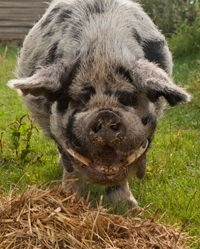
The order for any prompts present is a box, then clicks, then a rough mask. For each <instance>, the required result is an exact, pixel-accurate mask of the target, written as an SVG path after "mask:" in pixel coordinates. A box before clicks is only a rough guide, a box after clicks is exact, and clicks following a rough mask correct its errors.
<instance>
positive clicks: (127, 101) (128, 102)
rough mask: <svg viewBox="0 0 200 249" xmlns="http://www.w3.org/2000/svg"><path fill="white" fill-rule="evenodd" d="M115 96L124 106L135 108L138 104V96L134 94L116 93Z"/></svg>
mask: <svg viewBox="0 0 200 249" xmlns="http://www.w3.org/2000/svg"><path fill="white" fill-rule="evenodd" d="M116 96H117V97H118V100H119V102H120V103H121V104H123V105H125V106H132V107H135V106H136V105H137V104H138V96H137V94H136V93H131V92H126V91H117V92H116Z"/></svg>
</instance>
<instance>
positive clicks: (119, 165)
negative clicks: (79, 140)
mask: <svg viewBox="0 0 200 249" xmlns="http://www.w3.org/2000/svg"><path fill="white" fill-rule="evenodd" d="M147 147H148V140H147V139H146V140H145V141H144V142H143V143H142V145H141V146H140V147H139V148H138V149H137V150H134V151H132V152H130V153H128V154H127V155H126V156H123V160H122V159H121V158H122V157H120V159H119V158H117V155H116V159H115V160H113V162H110V163H108V161H109V159H108V160H107V162H106V163H103V162H101V161H98V160H97V161H98V162H95V161H92V160H90V159H88V158H86V157H84V156H82V155H80V154H79V153H77V152H76V151H74V150H73V149H70V148H66V150H67V152H68V153H69V154H70V155H71V156H72V157H74V158H75V159H76V160H77V161H79V162H80V163H81V164H82V167H87V169H88V170H89V171H90V172H93V173H98V174H100V175H102V176H104V177H106V178H107V179H108V180H111V179H113V178H115V177H116V176H117V175H118V173H119V172H120V171H121V170H126V169H127V167H128V166H129V165H130V164H132V163H134V162H135V161H136V160H137V159H138V158H139V157H141V156H142V154H143V153H144V152H145V151H146V149H147ZM107 158H109V157H107ZM108 164H109V165H108Z"/></svg>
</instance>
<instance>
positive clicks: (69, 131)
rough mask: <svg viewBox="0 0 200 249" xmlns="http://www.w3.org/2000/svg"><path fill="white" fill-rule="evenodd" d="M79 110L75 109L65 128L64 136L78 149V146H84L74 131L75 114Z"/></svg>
mask: <svg viewBox="0 0 200 249" xmlns="http://www.w3.org/2000/svg"><path fill="white" fill-rule="evenodd" d="M76 112H78V109H77V110H75V111H74V113H73V114H72V115H71V117H70V118H69V122H68V124H67V127H66V129H64V130H63V136H64V137H66V136H67V138H68V141H69V143H70V144H71V145H74V146H75V148H76V150H77V149H78V148H82V144H81V142H80V140H79V139H78V138H77V136H76V134H75V133H74V130H73V128H74V122H75V114H76Z"/></svg>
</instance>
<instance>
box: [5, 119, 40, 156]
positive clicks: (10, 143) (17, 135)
mask: <svg viewBox="0 0 200 249" xmlns="http://www.w3.org/2000/svg"><path fill="white" fill-rule="evenodd" d="M34 129H35V130H37V128H36V126H35V125H34V122H33V120H32V119H31V118H30V116H29V115H28V114H25V115H23V116H21V117H19V118H16V120H14V121H13V122H11V123H9V124H8V125H7V126H6V127H5V128H4V129H3V130H2V131H1V133H0V153H1V154H2V155H3V154H4V153H5V151H6V153H7V152H8V151H9V152H10V153H12V154H14V155H15V156H16V158H17V159H22V160H23V159H25V158H26V156H27V155H28V154H29V153H31V152H32V151H33V150H32V149H31V146H30V145H31V138H32V135H33V130H34ZM6 133H7V134H6ZM5 134H6V135H7V137H5ZM8 134H9V138H8Z"/></svg>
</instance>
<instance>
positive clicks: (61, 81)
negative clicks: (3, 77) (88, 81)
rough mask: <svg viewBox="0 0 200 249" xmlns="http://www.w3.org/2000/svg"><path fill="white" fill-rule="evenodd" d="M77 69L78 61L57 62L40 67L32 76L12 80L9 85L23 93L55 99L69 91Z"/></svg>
mask: <svg viewBox="0 0 200 249" xmlns="http://www.w3.org/2000/svg"><path fill="white" fill-rule="evenodd" d="M76 69H77V63H73V64H71V65H69V64H66V63H64V62H57V63H55V64H52V65H50V66H47V67H44V68H41V69H38V70H37V71H36V73H35V74H34V75H32V76H31V77H28V78H19V79H14V80H10V81H9V82H8V83H7V85H8V86H9V87H10V88H13V89H15V90H21V92H22V94H23V95H28V94H31V95H33V96H44V97H46V98H47V99H49V100H50V101H55V100H56V99H57V98H59V97H60V96H61V95H62V94H63V92H66V91H67V88H68V86H69V85H70V83H71V81H72V80H73V78H74V75H75V71H76Z"/></svg>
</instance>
